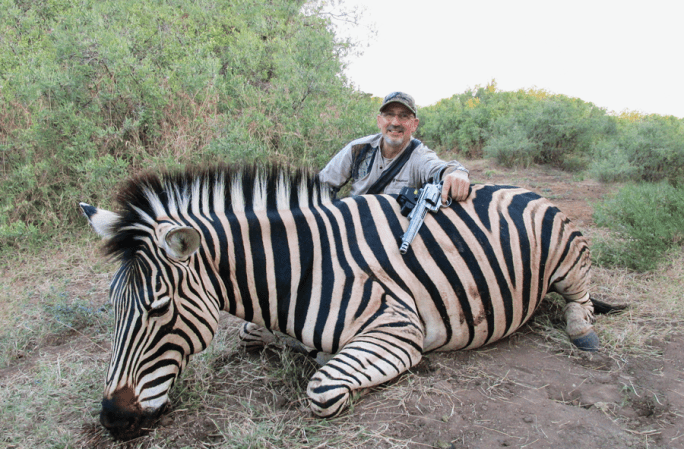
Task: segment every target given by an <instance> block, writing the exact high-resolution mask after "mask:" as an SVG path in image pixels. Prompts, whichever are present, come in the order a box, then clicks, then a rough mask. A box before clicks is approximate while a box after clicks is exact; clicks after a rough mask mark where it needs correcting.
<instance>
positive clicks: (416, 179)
mask: <svg viewBox="0 0 684 449" xmlns="http://www.w3.org/2000/svg"><path fill="white" fill-rule="evenodd" d="M416 113H417V109H416V103H415V101H414V100H413V97H411V96H410V95H408V94H405V93H403V92H392V93H391V94H389V95H387V96H386V97H385V99H384V100H383V102H382V106H380V113H379V114H378V117H377V122H378V128H379V129H380V133H379V134H374V135H371V136H366V137H362V138H360V139H357V140H354V141H352V142H351V143H349V144H348V145H347V146H346V147H344V148H343V149H342V150H341V151H340V152H339V153H337V154H336V155H335V157H333V158H332V159H331V160H330V162H329V163H328V165H326V166H325V168H323V170H321V172H320V173H319V178H320V180H321V181H322V182H324V183H327V184H328V185H330V186H331V187H332V188H333V189H336V190H338V189H339V188H340V187H342V186H343V185H345V184H346V183H347V182H348V181H349V180H350V179H351V181H352V185H351V194H352V195H363V194H364V193H399V191H400V190H401V189H402V187H407V186H408V187H421V186H422V185H423V184H425V183H426V182H427V181H429V180H430V179H431V178H433V177H434V178H435V179H436V180H437V181H439V180H442V181H444V185H443V187H442V202H443V203H446V202H447V199H448V198H449V197H451V198H452V199H453V200H455V201H463V200H464V199H466V198H467V197H468V190H469V187H470V180H469V177H468V170H466V168H465V167H464V166H463V165H461V164H460V163H459V162H457V161H450V162H444V161H442V160H441V159H440V158H439V157H438V156H437V154H435V152H434V151H432V150H431V149H429V148H428V147H427V146H425V145H424V144H423V143H422V142H421V141H420V140H418V139H414V138H413V136H412V134H413V132H414V131H415V130H416V129H417V128H418V123H419V119H418V117H417V116H416Z"/></svg>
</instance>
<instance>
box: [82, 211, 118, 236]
mask: <svg viewBox="0 0 684 449" xmlns="http://www.w3.org/2000/svg"><path fill="white" fill-rule="evenodd" d="M79 206H80V207H81V211H82V212H83V215H85V217H86V218H87V219H88V223H90V226H91V227H92V228H93V230H94V231H95V232H97V233H98V234H99V235H100V236H101V237H102V238H105V239H108V238H110V237H113V236H114V233H113V228H114V225H115V224H116V222H117V221H119V219H120V218H121V216H120V215H119V214H117V213H115V212H110V211H108V210H104V209H99V208H97V207H95V206H91V205H90V204H88V203H79Z"/></svg>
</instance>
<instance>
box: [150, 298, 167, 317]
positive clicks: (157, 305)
mask: <svg viewBox="0 0 684 449" xmlns="http://www.w3.org/2000/svg"><path fill="white" fill-rule="evenodd" d="M169 306H171V297H170V296H166V297H163V298H159V299H157V300H156V301H154V302H153V303H152V304H150V310H149V311H148V312H147V315H148V316H149V317H150V318H155V317H160V316H162V315H164V314H166V312H168V311H169Z"/></svg>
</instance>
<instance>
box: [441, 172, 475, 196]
mask: <svg viewBox="0 0 684 449" xmlns="http://www.w3.org/2000/svg"><path fill="white" fill-rule="evenodd" d="M443 181H444V185H443V186H442V203H443V204H446V202H447V201H448V200H449V197H451V199H452V200H454V201H463V200H465V199H466V198H468V192H469V189H470V178H469V177H468V173H466V172H464V171H461V170H454V171H452V172H451V173H449V174H448V175H446V176H444V179H443Z"/></svg>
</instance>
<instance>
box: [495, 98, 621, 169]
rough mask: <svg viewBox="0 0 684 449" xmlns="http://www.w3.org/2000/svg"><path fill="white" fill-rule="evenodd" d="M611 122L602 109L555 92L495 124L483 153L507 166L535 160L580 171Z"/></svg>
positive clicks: (584, 166)
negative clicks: (554, 94)
mask: <svg viewBox="0 0 684 449" xmlns="http://www.w3.org/2000/svg"><path fill="white" fill-rule="evenodd" d="M610 125H611V122H610V119H609V118H608V117H607V116H606V114H605V111H603V110H602V109H599V108H597V107H595V106H594V105H593V104H591V103H586V102H584V101H582V100H579V99H576V98H568V97H565V96H561V95H556V96H554V97H552V98H544V99H541V100H540V101H536V102H533V103H524V104H518V105H516V106H514V107H513V108H512V110H511V111H510V113H509V114H507V115H505V116H503V117H501V118H500V119H498V120H497V121H496V123H494V125H493V130H492V135H491V138H490V139H489V141H488V142H487V145H486V146H485V147H484V153H485V155H486V156H488V157H491V158H494V159H496V160H497V162H499V163H500V164H502V165H505V166H508V167H512V166H528V165H530V164H532V163H534V164H549V165H552V166H554V167H557V168H561V169H565V170H568V171H578V170H582V169H584V168H586V166H587V165H588V162H589V156H590V154H591V151H592V148H593V146H594V144H595V143H596V141H597V140H598V137H599V136H602V135H604V134H606V132H607V131H608V130H609V129H610Z"/></svg>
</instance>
